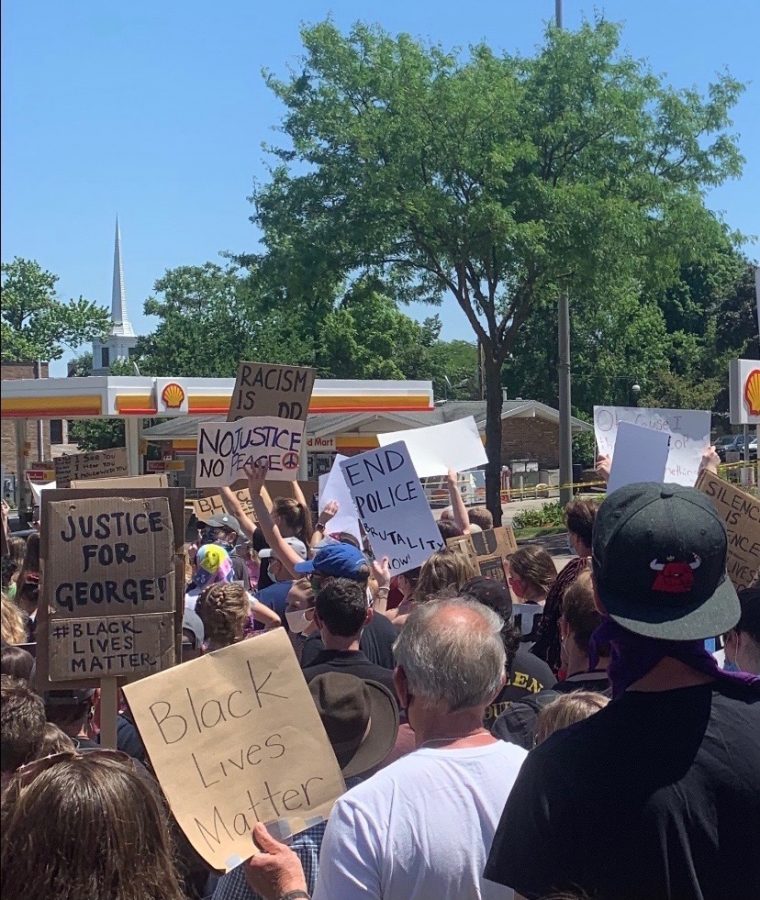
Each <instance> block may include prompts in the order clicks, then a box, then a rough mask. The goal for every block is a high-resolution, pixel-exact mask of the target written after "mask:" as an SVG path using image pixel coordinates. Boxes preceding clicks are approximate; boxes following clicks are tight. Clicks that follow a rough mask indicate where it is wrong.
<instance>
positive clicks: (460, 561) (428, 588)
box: [412, 549, 478, 603]
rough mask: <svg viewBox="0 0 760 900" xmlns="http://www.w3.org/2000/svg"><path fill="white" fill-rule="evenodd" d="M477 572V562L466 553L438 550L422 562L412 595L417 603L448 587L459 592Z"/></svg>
mask: <svg viewBox="0 0 760 900" xmlns="http://www.w3.org/2000/svg"><path fill="white" fill-rule="evenodd" d="M477 574H478V571H477V569H476V568H475V564H474V563H473V562H472V560H471V559H470V558H469V556H466V555H465V554H464V553H460V552H459V551H458V550H448V549H447V550H436V552H435V553H433V554H431V555H430V556H429V557H428V558H427V559H426V560H425V562H424V563H423V564H422V567H421V569H420V577H419V578H418V579H417V584H416V586H415V588H414V593H413V594H412V597H413V599H414V600H416V601H417V603H424V602H425V601H426V600H431V599H432V598H433V597H435V596H436V594H438V593H439V592H440V591H443V590H446V589H447V588H450V589H451V590H452V591H453V592H457V593H458V592H459V591H460V590H461V589H462V587H463V586H464V585H465V584H466V583H467V582H468V581H469V580H470V579H471V578H474V577H475V576H476V575H477Z"/></svg>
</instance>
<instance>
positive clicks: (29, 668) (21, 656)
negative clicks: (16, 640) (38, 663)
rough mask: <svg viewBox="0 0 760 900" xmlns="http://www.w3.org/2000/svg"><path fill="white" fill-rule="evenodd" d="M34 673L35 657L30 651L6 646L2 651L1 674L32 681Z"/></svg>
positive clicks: (10, 645)
mask: <svg viewBox="0 0 760 900" xmlns="http://www.w3.org/2000/svg"><path fill="white" fill-rule="evenodd" d="M33 671H34V657H33V656H32V654H31V653H30V652H29V651H28V650H24V648H23V647H18V646H16V645H14V644H4V645H3V647H2V650H0V673H2V674H3V675H10V676H11V678H18V679H20V680H21V681H30V680H31V677H32V672H33Z"/></svg>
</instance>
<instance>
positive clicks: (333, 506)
mask: <svg viewBox="0 0 760 900" xmlns="http://www.w3.org/2000/svg"><path fill="white" fill-rule="evenodd" d="M339 509H340V504H339V503H338V501H337V500H330V501H329V502H328V503H325V508H324V509H323V510H322V512H321V513H320V514H319V518H318V519H317V524H316V525H315V526H314V533H313V534H312V536H311V540H310V541H309V546H310V547H311V548H312V550H313V549H314V548H315V547H316V546H317V544H319V543H320V542H321V540H322V538H323V537H324V536H325V528H326V526H327V523H328V522H329V521H330V519H332V518H333V516H335V515H337V513H338V510H339Z"/></svg>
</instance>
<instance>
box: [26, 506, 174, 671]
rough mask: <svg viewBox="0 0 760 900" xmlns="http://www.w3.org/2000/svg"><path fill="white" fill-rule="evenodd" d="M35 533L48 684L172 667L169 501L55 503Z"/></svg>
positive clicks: (172, 623)
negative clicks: (41, 553)
mask: <svg viewBox="0 0 760 900" xmlns="http://www.w3.org/2000/svg"><path fill="white" fill-rule="evenodd" d="M42 527H43V529H44V531H45V541H46V549H47V556H46V558H45V559H44V562H43V577H42V594H43V602H45V603H47V606H48V614H49V618H48V623H47V635H48V672H49V674H50V677H51V678H52V679H53V680H55V681H67V680H77V679H78V678H81V677H83V676H84V677H87V676H91V675H95V676H96V677H100V676H114V675H135V674H147V673H150V672H157V671H159V670H160V669H162V668H165V667H166V666H169V665H173V664H174V662H175V655H174V647H175V640H174V638H175V629H174V619H175V615H174V612H175V601H176V592H175V584H174V526H173V523H172V518H171V514H170V512H169V501H168V500H167V499H166V498H165V497H153V498H146V499H144V500H126V499H122V498H116V497H103V498H100V499H84V498H83V499H79V500H75V501H71V500H60V501H57V502H56V501H52V502H50V503H49V504H48V505H47V508H46V510H45V517H44V519H43V521H42Z"/></svg>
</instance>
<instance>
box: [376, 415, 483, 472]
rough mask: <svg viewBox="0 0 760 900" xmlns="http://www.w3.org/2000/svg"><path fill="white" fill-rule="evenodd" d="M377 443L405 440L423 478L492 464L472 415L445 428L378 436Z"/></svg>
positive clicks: (384, 445) (450, 423) (414, 430)
mask: <svg viewBox="0 0 760 900" xmlns="http://www.w3.org/2000/svg"><path fill="white" fill-rule="evenodd" d="M377 440H378V443H379V444H380V446H381V447H387V446H388V445H389V444H395V443H397V442H398V441H403V442H404V443H405V444H406V448H407V450H408V451H409V456H410V457H411V460H412V464H413V465H414V468H415V471H416V472H417V475H418V476H419V477H420V478H429V477H430V476H432V475H446V474H447V473H448V471H449V469H454V471H455V472H465V471H467V469H476V468H477V467H478V466H484V465H485V464H486V463H487V462H488V457H487V456H486V450H485V447H484V446H483V441H482V440H481V437H480V434H479V433H478V426H477V425H476V424H475V419H474V418H473V417H472V416H467V417H466V418H464V419H457V420H456V421H455V422H444V424H443V425H429V426H428V427H427V428H411V429H409V430H407V431H392V432H389V433H388V434H378V436H377Z"/></svg>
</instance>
